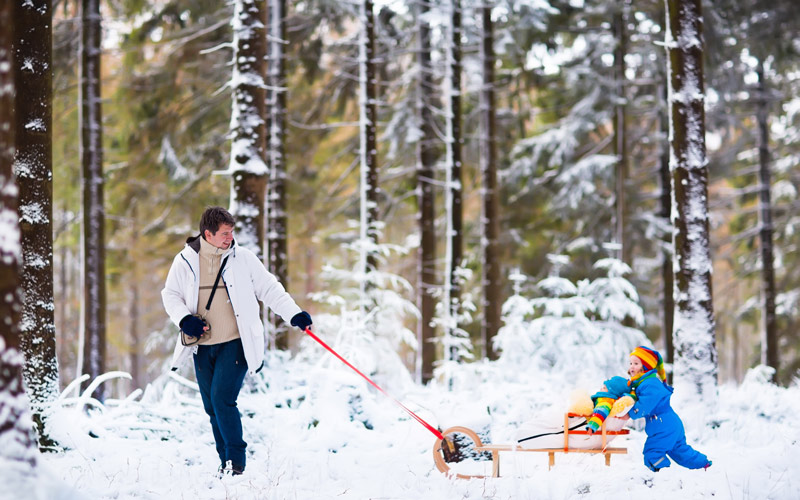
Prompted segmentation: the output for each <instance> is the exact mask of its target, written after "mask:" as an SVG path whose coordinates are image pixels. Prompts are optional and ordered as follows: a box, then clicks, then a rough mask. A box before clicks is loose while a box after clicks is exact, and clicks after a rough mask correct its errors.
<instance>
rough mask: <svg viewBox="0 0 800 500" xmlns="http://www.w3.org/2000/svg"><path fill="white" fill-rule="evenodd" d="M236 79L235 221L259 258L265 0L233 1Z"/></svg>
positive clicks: (230, 170)
mask: <svg viewBox="0 0 800 500" xmlns="http://www.w3.org/2000/svg"><path fill="white" fill-rule="evenodd" d="M233 6H234V8H233V18H232V20H231V26H232V27H233V44H232V45H233V72H232V75H231V81H230V86H231V91H232V101H233V103H232V110H231V124H230V130H231V158H230V165H229V167H228V170H227V171H225V172H224V173H225V174H227V175H230V176H231V200H230V212H231V214H232V215H233V216H234V217H236V241H237V243H238V244H240V245H242V246H244V247H246V248H249V249H250V250H252V251H253V252H255V254H256V255H258V256H259V257H260V256H261V254H262V250H263V247H264V195H265V193H266V185H267V175H268V172H267V165H266V163H265V162H264V146H265V144H264V142H265V140H264V139H265V135H264V134H265V123H264V116H265V113H264V106H265V103H266V101H265V88H266V85H265V82H264V77H265V71H264V65H265V64H266V55H267V48H266V46H267V37H266V25H267V17H266V14H267V10H266V0H235V1H234V2H233Z"/></svg>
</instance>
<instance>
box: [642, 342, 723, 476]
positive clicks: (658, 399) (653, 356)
mask: <svg viewBox="0 0 800 500" xmlns="http://www.w3.org/2000/svg"><path fill="white" fill-rule="evenodd" d="M628 375H630V377H631V381H630V385H631V389H632V392H633V394H634V398H635V399H636V403H635V404H634V405H633V408H631V410H630V411H629V412H628V416H629V417H630V418H633V419H638V418H644V419H646V423H645V428H644V430H645V432H646V433H647V440H646V441H645V443H644V464H645V465H646V466H647V467H649V468H650V469H651V470H653V471H656V472H657V471H658V470H659V469H663V468H664V467H669V465H670V461H669V458H667V455H669V457H670V458H672V459H673V460H675V462H676V463H677V464H678V465H682V466H684V467H686V468H688V469H707V468H708V467H709V466H710V465H711V461H710V460H709V459H708V457H706V456H705V455H703V454H702V453H700V452H699V451H697V450H695V449H694V448H692V447H691V446H689V445H688V444H686V432H685V431H684V429H683V422H682V421H681V419H680V417H679V416H678V414H677V413H675V410H673V409H672V407H671V406H670V404H669V399H670V397H671V396H672V390H673V389H672V387H670V386H668V385H667V383H666V373H665V371H664V362H663V360H662V359H661V355H660V354H659V353H658V352H657V351H654V350H652V349H649V348H647V347H643V346H639V347H637V348H636V349H634V350H633V352H631V356H630V361H629V367H628Z"/></svg>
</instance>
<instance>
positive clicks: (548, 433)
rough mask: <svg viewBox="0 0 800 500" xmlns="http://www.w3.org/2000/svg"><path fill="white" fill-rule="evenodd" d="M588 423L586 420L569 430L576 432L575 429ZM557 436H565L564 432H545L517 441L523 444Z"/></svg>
mask: <svg viewBox="0 0 800 500" xmlns="http://www.w3.org/2000/svg"><path fill="white" fill-rule="evenodd" d="M586 422H587V420H584V421H583V422H581V423H579V424H577V425H573V426H572V427H570V428H569V430H571V431H574V430H575V429H577V428H578V427H580V426H582V425H586ZM556 434H564V431H563V430H561V431H556V432H545V433H543V434H537V435H535V436H528V437H526V438H522V439H518V440H517V442H518V443H521V442H523V441H527V440H529V439H536V438H540V437H542V436H554V435H556Z"/></svg>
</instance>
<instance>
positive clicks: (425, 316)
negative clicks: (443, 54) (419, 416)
mask: <svg viewBox="0 0 800 500" xmlns="http://www.w3.org/2000/svg"><path fill="white" fill-rule="evenodd" d="M427 1H428V0H420V1H418V2H417V4H416V5H417V16H416V18H417V65H418V67H417V71H418V76H417V102H416V108H417V120H418V122H419V129H420V132H421V133H420V137H419V140H418V141H417V167H416V174H417V210H418V212H417V222H418V224H419V232H420V245H419V248H418V250H417V308H418V309H419V311H420V318H419V321H418V322H417V342H418V344H419V347H418V351H417V370H418V377H417V379H418V380H420V381H421V382H422V383H427V382H428V381H430V380H431V378H433V363H434V361H435V359H436V346H435V345H434V339H435V335H436V332H435V329H434V327H433V316H434V312H435V308H436V301H435V299H434V295H433V294H434V291H435V290H436V231H435V227H434V223H435V213H434V201H435V194H434V181H435V178H436V170H435V166H436V162H437V156H438V151H437V149H438V148H437V142H438V141H437V139H436V136H435V128H436V125H435V123H434V116H433V107H434V99H433V96H434V94H435V88H434V81H433V67H432V65H431V28H430V25H429V22H428V13H429V11H430V9H429V7H428V3H427Z"/></svg>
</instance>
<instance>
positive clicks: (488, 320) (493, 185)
mask: <svg viewBox="0 0 800 500" xmlns="http://www.w3.org/2000/svg"><path fill="white" fill-rule="evenodd" d="M492 6H493V3H492V2H487V3H486V4H485V5H484V7H482V8H481V11H482V18H483V31H482V40H481V48H480V51H481V63H482V65H483V86H482V88H481V94H480V116H481V120H480V121H481V137H480V144H481V147H480V150H481V153H480V168H481V181H482V183H483V186H482V189H481V193H482V195H483V214H482V218H481V227H482V238H481V244H482V246H483V266H482V269H483V279H482V281H483V283H482V284H483V321H482V322H481V336H482V338H483V342H484V349H485V351H484V352H485V353H486V357H487V358H489V359H497V353H496V352H495V350H494V346H493V345H492V343H493V340H494V337H495V335H497V331H498V330H499V329H500V307H501V306H502V298H501V296H500V293H501V284H500V251H499V246H498V244H499V242H498V236H499V212H500V209H499V206H500V203H499V199H498V197H499V193H498V189H497V137H496V130H495V114H496V110H495V102H494V64H495V55H494V32H493V31H494V27H493V24H492Z"/></svg>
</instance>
